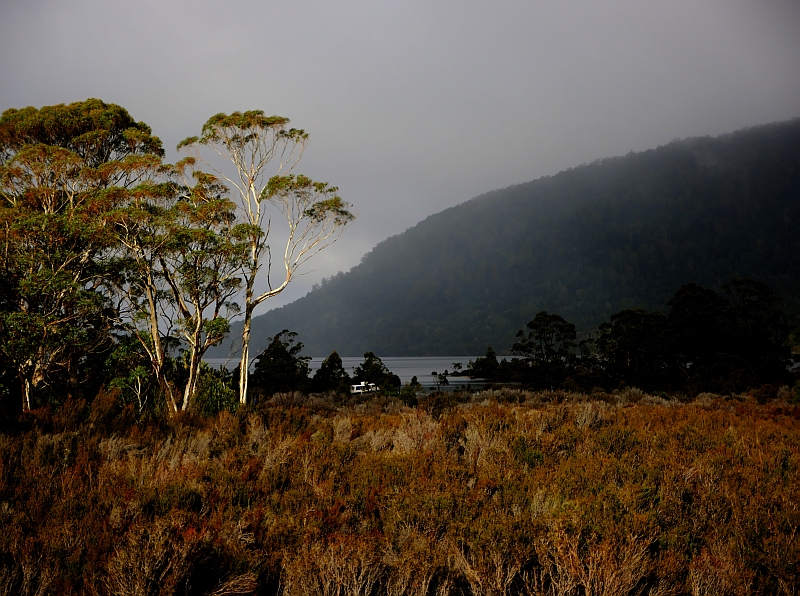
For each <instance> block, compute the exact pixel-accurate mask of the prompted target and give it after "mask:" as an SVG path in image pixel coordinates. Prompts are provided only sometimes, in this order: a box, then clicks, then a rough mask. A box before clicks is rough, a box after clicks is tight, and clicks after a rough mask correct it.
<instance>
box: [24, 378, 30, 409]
mask: <svg viewBox="0 0 800 596" xmlns="http://www.w3.org/2000/svg"><path fill="white" fill-rule="evenodd" d="M31 389H32V387H31V380H30V379H27V378H26V379H22V411H23V412H30V410H31Z"/></svg>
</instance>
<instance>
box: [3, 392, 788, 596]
mask: <svg viewBox="0 0 800 596" xmlns="http://www.w3.org/2000/svg"><path fill="white" fill-rule="evenodd" d="M763 391H767V390H766V389H763ZM778 395H779V396H780V395H785V396H787V397H786V399H785V400H784V401H782V402H773V401H771V402H768V403H767V404H760V403H759V402H758V398H759V396H758V395H755V394H753V395H741V396H736V397H728V398H725V397H722V396H719V395H713V394H702V395H701V396H699V397H698V398H697V399H696V400H694V401H691V402H689V403H682V402H679V401H677V400H674V399H665V398H664V397H659V396H652V395H648V394H646V393H642V392H641V391H636V390H634V389H629V390H627V391H625V392H619V393H617V394H613V395H609V394H605V393H600V392H598V393H597V394H596V395H594V396H587V395H582V394H570V393H563V392H562V393H551V392H529V391H519V390H516V391H515V390H512V389H501V390H490V391H484V392H481V393H476V394H471V395H470V394H464V395H460V396H455V395H454V394H447V395H441V396H438V397H437V396H433V397H430V396H429V397H427V398H426V399H425V400H422V401H423V402H424V403H420V405H419V407H417V408H407V407H404V406H403V405H402V404H401V403H400V402H398V401H394V402H393V401H390V400H386V399H383V400H380V401H377V402H374V403H359V404H355V405H352V406H339V407H335V406H334V405H332V404H333V402H329V401H326V398H325V396H320V397H317V398H314V399H315V400H316V401H313V400H310V399H309V398H307V397H305V398H304V397H303V396H299V395H298V396H294V395H280V394H279V395H276V396H274V397H273V398H272V399H270V400H265V401H263V402H262V403H260V404H259V405H258V407H257V408H252V407H241V408H239V409H238V410H236V411H235V412H231V411H228V410H227V409H224V408H223V409H222V411H220V412H219V413H218V414H216V415H214V416H210V417H203V416H199V415H197V414H191V413H188V414H187V415H185V416H183V417H178V418H173V419H170V420H168V421H165V420H163V419H160V418H150V419H147V420H146V421H140V422H139V423H134V419H135V417H134V414H133V411H132V406H130V405H125V404H124V403H123V404H121V405H119V404H117V403H116V402H115V399H119V392H113V391H112V392H106V393H104V394H103V395H102V396H101V397H100V398H98V399H96V400H95V401H94V402H93V404H92V406H91V409H90V411H88V413H82V414H80V415H75V416H67V415H66V414H65V413H59V412H58V411H56V412H54V413H53V412H51V413H42V414H40V417H39V418H36V419H35V420H34V419H33V418H30V417H29V418H28V419H27V422H25V423H24V424H22V423H21V424H19V425H17V426H16V427H15V428H13V429H11V430H8V431H6V432H3V433H0V527H2V528H3V531H2V532H0V594H99V595H105V594H109V595H111V594H114V595H127V594H137V595H138V594H154V595H156V594H157V595H167V594H181V595H183V594H187V595H193V594H218V595H223V594H228V595H234V594H240V595H244V594H269V595H273V594H275V595H278V594H280V595H284V596H296V595H312V594H313V595H319V594H322V595H324V594H331V595H334V594H335V595H348V596H349V595H364V596H368V595H377V594H389V595H406V594H407V595H411V596H423V595H430V596H433V595H438V596H446V595H452V596H456V595H460V596H484V595H487V596H488V595H491V596H499V595H509V596H510V595H518V594H519V595H537V596H538V595H552V596H559V595H565V596H567V595H569V596H581V595H582V596H589V595H624V594H651V595H656V594H678V595H687V596H688V595H690V594H691V595H695V594H723V595H724V594H731V595H735V594H794V593H795V591H796V586H797V585H798V582H800V577H798V571H797V570H798V568H800V546H799V545H798V542H797V540H796V528H797V527H798V522H800V513H799V512H798V509H797V502H798V494H800V491H799V490H798V489H799V488H800V480H799V478H800V477H799V476H798V473H797V468H798V464H800V448H798V445H800V432H799V430H800V428H799V426H798V420H799V419H800V406H798V405H794V404H792V403H789V402H790V401H791V399H790V398H791V392H790V391H789V390H788V389H785V390H778ZM73 405H75V404H73ZM76 407H77V405H76ZM81 412H85V410H81Z"/></svg>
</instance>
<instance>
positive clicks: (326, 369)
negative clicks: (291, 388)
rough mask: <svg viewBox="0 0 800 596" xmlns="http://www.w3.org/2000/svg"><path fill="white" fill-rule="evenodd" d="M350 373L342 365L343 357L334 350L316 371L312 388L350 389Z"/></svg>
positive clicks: (322, 389) (324, 389)
mask: <svg viewBox="0 0 800 596" xmlns="http://www.w3.org/2000/svg"><path fill="white" fill-rule="evenodd" d="M349 384H350V375H348V374H347V371H346V370H345V369H344V366H343V365H342V358H341V357H340V356H339V354H338V352H336V350H334V351H333V352H331V353H330V355H329V356H328V357H327V358H325V360H323V361H322V364H320V367H319V368H318V369H317V371H316V372H315V373H314V378H313V380H312V388H313V389H314V391H344V392H346V391H348V390H349V389H348V385H349Z"/></svg>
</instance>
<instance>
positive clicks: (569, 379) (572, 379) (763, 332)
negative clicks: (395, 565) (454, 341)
mask: <svg viewBox="0 0 800 596" xmlns="http://www.w3.org/2000/svg"><path fill="white" fill-rule="evenodd" d="M723 291H724V293H723V295H720V294H718V293H716V292H714V291H713V290H710V289H708V288H704V287H702V286H699V285H697V284H695V283H690V284H687V285H684V286H683V287H681V288H680V290H678V292H677V293H676V294H675V295H674V297H673V298H672V299H671V300H670V301H669V303H668V306H669V313H668V314H667V315H665V314H662V313H661V312H659V311H647V310H645V309H641V308H637V309H626V310H623V311H620V312H618V313H616V314H614V315H612V316H611V317H610V320H609V321H607V322H605V323H603V324H601V325H600V327H599V328H598V329H597V331H596V332H595V333H594V334H592V335H590V336H588V337H586V338H585V339H583V340H581V341H578V340H577V338H578V334H577V331H576V327H575V325H574V324H573V323H571V322H569V321H566V320H565V319H564V318H563V317H561V316H560V315H558V314H549V313H547V312H545V311H542V312H540V313H538V314H537V315H536V316H535V317H534V318H533V319H532V320H531V321H530V322H529V323H528V324H527V326H526V328H525V329H522V330H520V331H518V332H517V335H516V341H515V342H514V343H513V345H511V346H510V349H511V352H512V353H513V354H515V355H516V356H517V358H512V359H506V358H503V359H502V360H499V359H498V356H497V354H496V352H495V350H494V349H492V347H489V348H488V349H487V350H486V354H485V355H484V356H482V357H479V358H476V359H475V360H474V361H470V363H469V365H468V367H467V368H466V369H464V370H461V369H460V368H459V367H456V368H455V369H454V370H453V371H448V370H445V371H443V372H441V373H438V372H436V371H432V375H433V376H434V380H435V381H436V383H437V385H439V384H441V383H445V384H449V381H448V377H452V376H457V377H470V378H473V379H474V378H479V379H481V380H485V381H490V382H495V383H509V382H511V383H518V384H522V385H523V386H525V387H527V388H530V389H547V390H554V389H560V390H570V391H582V392H591V391H592V390H603V391H610V390H613V389H623V388H625V387H636V388H639V389H643V390H646V391H661V392H670V393H675V392H683V393H686V394H689V395H697V394H698V393H702V392H713V393H723V394H730V393H734V392H742V391H745V390H748V389H754V390H756V391H757V392H759V393H758V395H759V397H760V398H762V399H770V398H773V397H775V396H776V394H777V389H778V387H779V386H782V385H791V384H793V383H794V378H795V376H796V374H794V373H793V372H792V371H791V370H790V366H791V365H792V364H793V362H794V360H793V357H792V348H791V346H792V344H794V343H796V342H797V336H796V335H795V334H793V333H791V332H790V326H789V324H788V322H787V318H786V316H785V314H784V313H783V312H782V310H781V309H780V307H779V304H778V300H777V298H776V297H775V295H774V294H773V292H772V290H771V289H770V288H769V287H768V286H767V285H766V284H764V283H761V282H757V281H753V280H748V279H733V280H731V281H730V282H728V283H726V284H724V285H723ZM296 338H297V333H295V332H289V331H288V330H284V331H282V332H281V333H280V334H277V335H276V336H275V337H274V338H271V341H270V344H269V347H268V348H267V349H266V350H265V351H264V352H262V353H261V354H260V355H259V357H258V358H257V360H256V367H255V372H254V374H253V385H254V391H256V392H258V393H259V394H261V395H267V396H269V395H273V394H275V393H281V392H291V391H300V392H309V391H317V392H319V391H341V392H347V390H348V385H349V384H350V383H351V382H371V383H375V384H376V385H378V386H379V387H381V388H383V389H386V390H396V389H399V385H400V380H399V378H398V377H397V376H396V375H393V374H392V373H391V371H389V370H388V369H387V368H386V366H385V365H384V364H383V362H381V360H380V358H378V357H377V356H375V354H374V353H373V352H367V353H366V354H364V363H363V364H362V365H361V366H359V367H358V368H357V369H356V370H355V372H354V374H353V376H352V378H351V377H350V376H349V375H348V374H347V372H346V371H345V370H344V367H343V366H342V361H341V358H340V357H339V354H338V353H337V352H335V351H334V352H333V353H332V354H331V355H330V356H328V358H326V359H325V360H324V361H323V363H322V366H321V367H320V368H319V370H318V371H317V372H316V373H315V374H314V376H313V378H309V368H308V361H309V360H310V358H309V357H307V356H302V355H301V353H300V352H301V350H302V348H303V344H302V343H301V342H296ZM511 341H513V339H512V338H509V343H511ZM502 347H503V349H504V350H505V349H508V347H509V346H508V345H507V344H506V345H504V346H502ZM419 389H421V387H419V386H412V384H411V383H409V384H407V385H406V387H404V388H403V390H402V391H401V395H403V397H404V398H405V400H406V401H409V402H416V400H415V398H414V396H415V395H416V393H417V392H418V390H419Z"/></svg>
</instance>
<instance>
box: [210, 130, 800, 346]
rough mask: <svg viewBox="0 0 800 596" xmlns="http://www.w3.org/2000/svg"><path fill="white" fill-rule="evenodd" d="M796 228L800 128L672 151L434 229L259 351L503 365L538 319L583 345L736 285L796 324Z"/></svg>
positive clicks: (588, 168) (383, 252) (286, 323)
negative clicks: (628, 311)
mask: <svg viewBox="0 0 800 596" xmlns="http://www.w3.org/2000/svg"><path fill="white" fill-rule="evenodd" d="M798 222H800V119H794V120H791V121H788V122H783V123H776V124H770V125H765V126H759V127H753V128H749V129H745V130H741V131H738V132H735V133H731V134H727V135H723V136H721V137H717V138H708V137H703V138H692V139H686V140H681V141H675V142H672V143H670V144H668V145H666V146H662V147H659V148H657V149H653V150H649V151H645V152H641V153H631V154H628V155H626V156H624V157H615V158H610V159H603V160H598V161H596V162H594V163H592V164H588V165H582V166H579V167H576V168H573V169H569V170H566V171H563V172H560V173H559V174H557V175H555V176H549V177H544V178H541V179H538V180H535V181H533V182H528V183H525V184H520V185H517V186H512V187H509V188H505V189H502V190H497V191H493V192H490V193H486V194H484V195H481V196H479V197H477V198H474V199H472V200H470V201H467V202H465V203H463V204H460V205H458V206H455V207H452V208H450V209H447V210H445V211H442V212H441V213H437V214H435V215H432V216H430V217H428V218H427V219H425V220H424V221H422V222H420V223H419V224H417V225H416V226H414V227H412V228H410V229H408V230H406V231H405V232H404V233H402V234H399V235H397V236H394V237H391V238H388V239H387V240H385V241H383V242H381V243H380V244H378V245H377V246H376V247H375V248H374V249H373V250H372V251H371V252H370V253H368V254H367V255H365V256H364V257H363V259H362V262H361V264H360V265H358V266H356V267H354V268H353V269H352V270H351V271H349V272H347V273H345V274H342V273H340V274H338V275H337V276H334V277H333V278H332V279H329V280H327V281H326V282H324V283H323V284H321V285H320V286H319V287H317V288H315V289H314V290H313V291H312V292H310V293H309V294H308V295H306V296H305V297H303V298H301V299H299V300H297V301H295V302H293V303H291V304H289V305H286V306H284V307H282V308H279V309H275V310H272V311H270V312H268V313H266V314H265V315H262V316H260V317H257V318H256V319H254V321H253V335H254V338H255V346H254V347H256V348H260V347H261V344H264V345H266V341H267V337H269V336H272V335H274V334H275V333H277V332H279V331H280V330H281V329H284V328H288V329H291V330H292V331H296V332H298V334H299V339H300V340H302V341H303V343H304V344H305V345H306V353H309V354H314V355H319V356H322V355H327V354H328V353H330V352H331V350H333V349H336V350H338V351H339V353H341V354H345V355H356V354H360V353H363V352H364V351H366V350H372V351H374V352H376V353H378V354H381V355H437V354H438V355H446V354H478V353H482V352H483V351H484V350H485V348H486V346H487V345H492V346H494V347H495V348H496V349H497V350H498V351H501V352H502V351H507V350H508V349H509V348H510V345H511V344H512V343H513V337H514V333H515V332H516V330H518V329H520V328H522V327H523V326H524V324H525V323H526V322H527V321H529V320H531V319H532V318H533V317H534V315H535V314H536V313H537V312H539V311H541V310H547V311H550V312H557V313H559V314H560V315H562V316H563V317H564V318H565V319H567V320H569V321H572V322H574V323H575V324H576V325H577V326H578V328H579V330H581V331H583V332H589V331H591V330H592V329H594V328H595V327H596V326H597V325H598V324H600V323H601V322H603V321H604V320H607V319H608V318H609V317H610V315H611V314H613V313H616V312H618V311H620V310H621V309H624V308H633V307H643V308H647V309H661V310H664V309H665V306H666V302H667V300H669V298H670V297H671V296H672V295H673V294H674V293H675V291H676V290H677V289H678V288H679V287H681V286H682V285H683V284H685V283H688V282H692V281H693V282H697V283H699V284H702V285H705V286H709V287H714V288H719V287H720V286H721V285H722V284H723V283H725V282H726V281H728V280H730V279H731V278H732V277H752V278H755V279H758V280H759V281H763V282H765V283H767V284H769V285H770V286H771V287H772V288H773V289H774V290H775V292H776V293H777V294H778V295H779V296H780V297H782V299H783V301H784V304H783V306H784V310H785V311H787V312H789V313H791V314H792V315H793V316H795V317H796V316H797V314H798V312H800V235H798V233H797V231H798ZM233 327H234V329H233V331H234V332H233V333H232V335H233V336H234V337H235V336H236V325H234V326H233ZM228 349H229V346H221V347H220V348H219V349H218V350H217V351H216V352H215V353H214V354H213V355H223V354H222V352H225V353H227V352H228ZM210 355H211V354H210Z"/></svg>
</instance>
